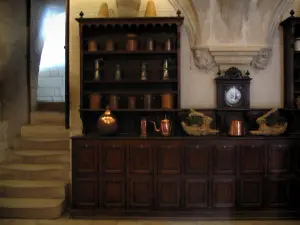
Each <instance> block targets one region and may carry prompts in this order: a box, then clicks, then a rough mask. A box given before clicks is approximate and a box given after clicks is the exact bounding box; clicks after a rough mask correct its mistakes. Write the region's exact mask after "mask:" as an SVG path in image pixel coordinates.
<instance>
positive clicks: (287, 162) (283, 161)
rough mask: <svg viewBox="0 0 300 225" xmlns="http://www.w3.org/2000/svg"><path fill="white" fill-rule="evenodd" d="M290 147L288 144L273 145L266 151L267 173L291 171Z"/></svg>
mask: <svg viewBox="0 0 300 225" xmlns="http://www.w3.org/2000/svg"><path fill="white" fill-rule="evenodd" d="M291 152H292V146H291V145H290V144H288V143H274V144H270V145H269V149H268V172H269V173H288V172H290V170H291V165H292V163H291Z"/></svg>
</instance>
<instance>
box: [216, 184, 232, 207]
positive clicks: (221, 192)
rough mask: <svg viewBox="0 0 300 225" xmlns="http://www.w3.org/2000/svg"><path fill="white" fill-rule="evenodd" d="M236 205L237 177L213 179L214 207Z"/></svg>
mask: <svg viewBox="0 0 300 225" xmlns="http://www.w3.org/2000/svg"><path fill="white" fill-rule="evenodd" d="M234 206H235V179H234V178H215V179H214V180H213V207H216V208H225V207H227V208H229V207H234Z"/></svg>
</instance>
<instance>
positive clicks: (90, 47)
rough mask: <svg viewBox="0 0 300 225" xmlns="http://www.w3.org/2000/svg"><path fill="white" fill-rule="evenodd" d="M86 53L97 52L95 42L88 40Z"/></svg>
mask: <svg viewBox="0 0 300 225" xmlns="http://www.w3.org/2000/svg"><path fill="white" fill-rule="evenodd" d="M88 51H89V52H96V51H98V47H97V42H96V41H94V40H90V41H89V42H88Z"/></svg>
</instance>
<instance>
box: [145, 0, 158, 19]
mask: <svg viewBox="0 0 300 225" xmlns="http://www.w3.org/2000/svg"><path fill="white" fill-rule="evenodd" d="M155 16H156V8H155V4H154V1H153V0H148V2H147V6H146V11H145V17H155Z"/></svg>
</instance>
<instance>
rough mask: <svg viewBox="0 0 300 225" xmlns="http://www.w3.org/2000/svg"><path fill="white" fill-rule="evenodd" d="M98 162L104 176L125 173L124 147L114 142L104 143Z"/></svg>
mask: <svg viewBox="0 0 300 225" xmlns="http://www.w3.org/2000/svg"><path fill="white" fill-rule="evenodd" d="M101 151H102V155H101V158H100V162H101V163H102V165H103V173H105V174H121V173H125V146H124V145H122V144H119V143H115V142H106V143H104V144H103V145H102V146H101Z"/></svg>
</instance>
